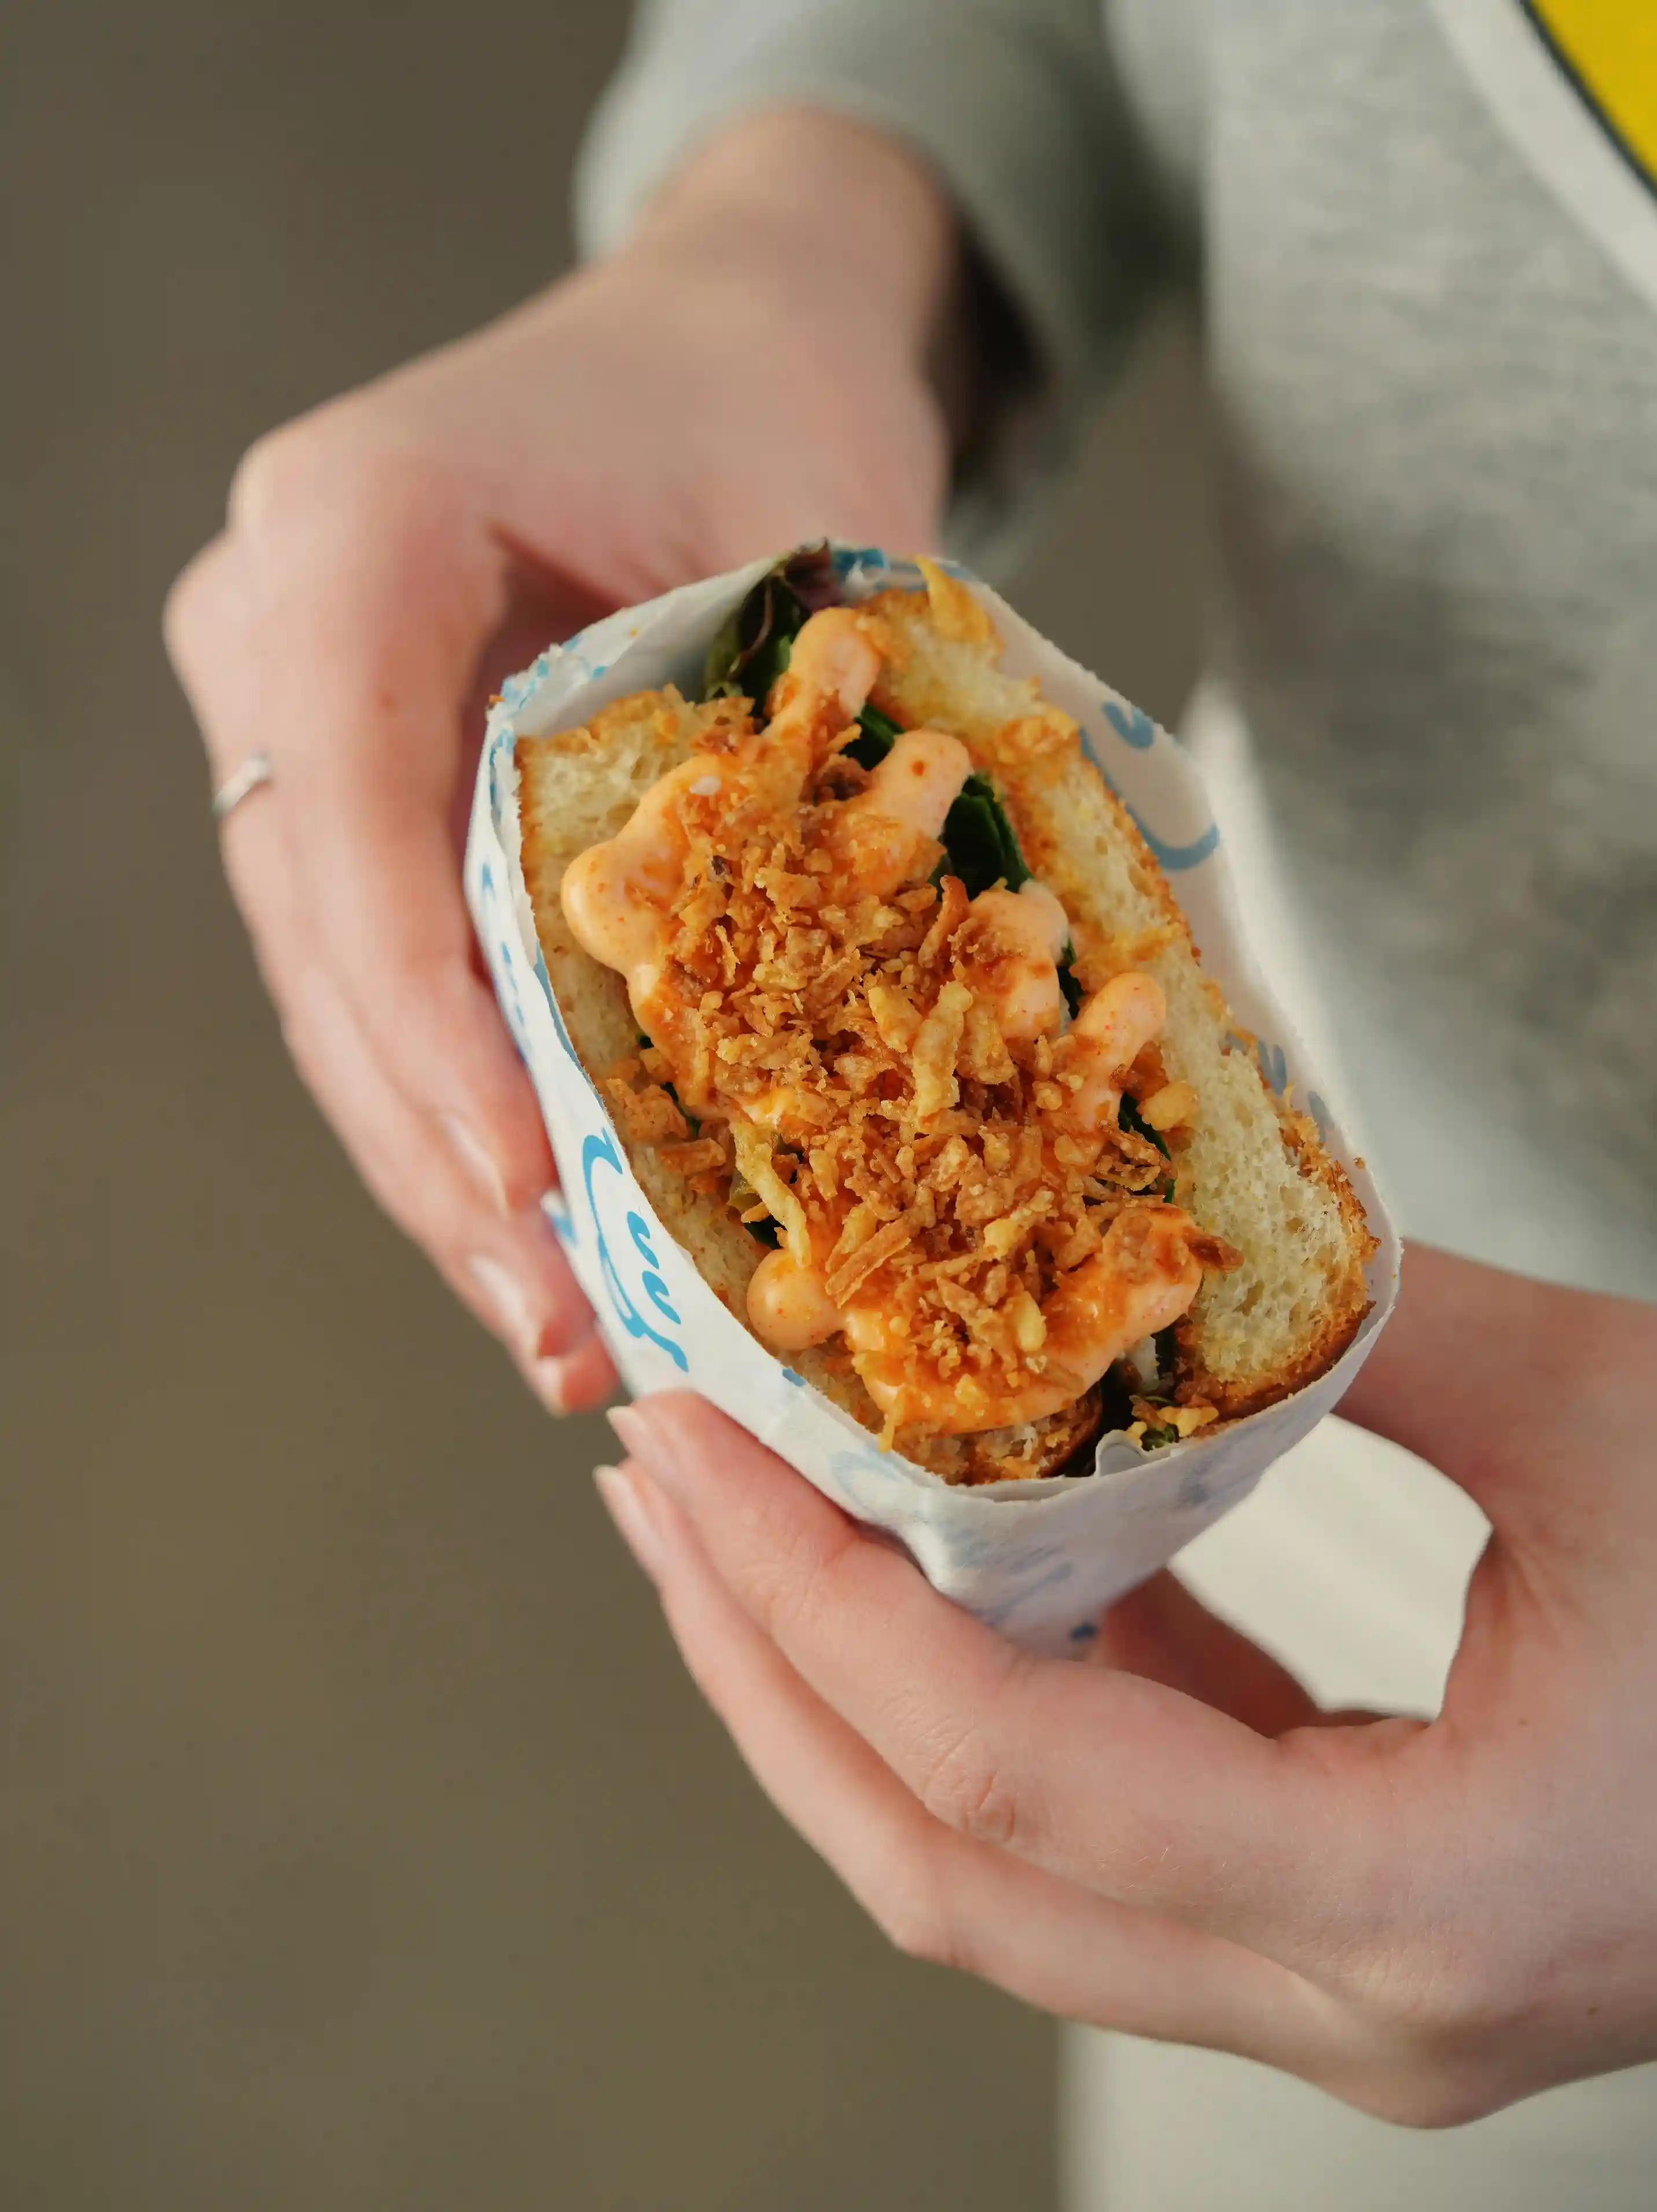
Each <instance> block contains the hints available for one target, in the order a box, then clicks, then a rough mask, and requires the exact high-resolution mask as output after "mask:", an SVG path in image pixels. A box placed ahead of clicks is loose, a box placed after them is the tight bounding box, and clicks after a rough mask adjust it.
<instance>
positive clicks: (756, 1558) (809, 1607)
mask: <svg viewBox="0 0 1657 2212" xmlns="http://www.w3.org/2000/svg"><path fill="white" fill-rule="evenodd" d="M747 1517H748V1525H747V1528H746V1529H745V1531H744V1534H746V1536H747V1538H748V1539H749V1542H748V1545H747V1547H746V1548H747V1550H748V1560H747V1567H746V1572H745V1575H744V1581H745V1583H746V1587H747V1594H748V1602H749V1608H750V1612H751V1613H753V1615H754V1617H755V1618H756V1620H758V1622H759V1624H760V1626H762V1628H763V1629H764V1630H765V1632H766V1633H767V1635H768V1636H769V1637H770V1638H771V1639H772V1641H773V1642H774V1643H775V1644H780V1646H781V1647H782V1648H783V1649H784V1650H798V1649H800V1648H801V1647H802V1646H809V1645H810V1644H813V1643H814V1642H815V1641H816V1638H817V1636H818V1634H819V1632H820V1631H821V1629H822V1626H823V1623H824V1620H825V1596H824V1591H825V1584H826V1582H827V1579H828V1575H829V1572H830V1571H832V1568H833V1564H834V1555H833V1553H825V1550H824V1547H823V1544H822V1540H821V1538H820V1537H819V1536H818V1535H817V1534H816V1532H815V1531H808V1530H805V1529H802V1528H798V1527H797V1526H789V1525H786V1524H785V1525H782V1526H779V1525H778V1524H777V1522H776V1521H775V1520H774V1518H772V1517H771V1516H765V1518H764V1520H763V1522H762V1521H761V1520H760V1518H759V1516H747Z"/></svg>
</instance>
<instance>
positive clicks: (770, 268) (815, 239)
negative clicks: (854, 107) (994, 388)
mask: <svg viewBox="0 0 1657 2212" xmlns="http://www.w3.org/2000/svg"><path fill="white" fill-rule="evenodd" d="M959 258H960V247H959V239H958V234H957V230H956V221H955V216H954V211H953V210H952V208H951V206H950V202H949V200H948V197H946V195H945V193H944V190H943V188H942V187H941V185H939V184H938V181H937V179H935V178H934V177H933V176H932V173H931V172H930V171H929V170H928V169H927V167H926V166H925V164H924V163H923V162H921V161H919V160H918V159H916V158H915V157H914V156H913V155H911V154H909V153H908V152H907V151H906V150H905V149H903V148H902V147H901V146H900V145H899V144H898V143H896V142H895V140H893V139H890V138H889V137H884V136H883V134H882V133H880V132H878V131H871V130H869V129H866V128H865V126H864V125H861V124H857V123H853V122H850V121H848V120H847V119H846V118H843V117H841V116H836V115H832V114H828V113H825V112H819V111H817V110H814V109H810V108H779V109H772V110H768V111H766V112H762V113H760V114H756V115H751V116H746V117H744V118H741V119H740V120H739V121H737V122H736V123H735V124H733V125H731V126H730V127H729V128H728V129H726V130H725V131H721V132H719V134H718V136H717V137H714V138H713V139H712V140H710V141H709V142H708V143H707V144H706V145H705V146H702V147H701V148H699V149H697V150H696V151H695V153H694V154H693V155H691V156H690V158H689V161H687V162H686V163H685V164H684V166H683V168H681V169H679V170H677V171H676V172H675V173H673V174H672V175H671V177H670V178H668V179H667V180H666V181H665V183H664V184H663V185H661V187H660V188H659V191H658V192H657V194H656V196H655V197H654V198H653V199H652V201H651V202H650V203H649V204H648V205H647V207H646V210H645V213H644V216H643V218H642V220H641V221H640V224H639V227H638V229H637V230H636V231H635V233H634V236H633V237H632V239H631V240H629V241H628V244H627V245H626V246H624V247H623V248H622V251H621V252H620V253H619V254H618V255H617V257H616V265H617V267H618V268H622V267H624V268H627V269H629V270H639V271H641V272H643V273H644V274H646V276H653V275H656V274H659V273H666V272H667V271H668V270H671V272H672V273H673V275H674V276H677V278H678V279H680V280H681V281H683V279H684V278H685V277H686V276H694V277H699V278H701V279H705V280H707V281H709V282H717V283H719V285H720V287H721V288H723V286H725V285H727V284H729V285H731V286H733V287H735V288H737V289H741V290H742V291H743V292H744V293H745V294H746V295H748V296H749V297H750V298H754V299H756V300H757V301H763V302H766V303H768V304H769V305H770V306H772V307H774V308H775V309H776V310H777V311H778V312H780V313H784V314H786V315H788V316H789V317H791V318H795V319H799V320H801V321H802V322H804V324H806V325H817V326H819V327H821V326H822V325H824V324H825V323H826V324H828V325H829V326H831V327H832V328H834V329H835V330H837V331H845V332H847V333H852V332H855V333H856V334H857V335H858V337H859V340H860V341H867V342H868V343H870V344H871V349H872V350H873V351H874V352H875V353H876V355H877V356H878V357H879V358H880V359H881V360H883V362H884V363H885V364H886V365H887V368H888V369H889V368H890V366H891V365H892V364H893V363H894V362H896V363H897V364H898V365H900V366H907V368H911V369H913V372H914V373H915V374H916V375H917V376H918V377H921V378H924V377H926V374H927V371H928V366H929V362H931V360H932V357H933V356H934V355H935V352H936V349H937V344H938V337H939V335H940V332H941V331H942V329H943V326H944V322H945V319H946V318H947V316H948V314H949V313H950V307H951V305H952V302H953V301H954V299H955V297H956V285H957V276H958V263H959Z"/></svg>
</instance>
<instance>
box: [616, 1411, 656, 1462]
mask: <svg viewBox="0 0 1657 2212" xmlns="http://www.w3.org/2000/svg"><path fill="white" fill-rule="evenodd" d="M604 1419H606V1420H607V1421H608V1422H609V1423H610V1426H611V1428H612V1429H614V1430H615V1431H616V1435H617V1436H618V1437H620V1438H621V1439H622V1443H624V1444H625V1445H626V1447H627V1449H628V1452H629V1453H630V1454H631V1455H632V1456H633V1457H634V1459H642V1460H648V1461H650V1462H652V1464H653V1463H654V1462H656V1461H657V1460H659V1458H660V1457H661V1455H662V1453H661V1446H660V1445H659V1443H657V1441H656V1437H655V1434H654V1431H652V1428H651V1425H650V1424H649V1422H648V1421H647V1420H646V1419H645V1417H644V1415H643V1414H642V1413H640V1412H639V1410H638V1408H637V1407H634V1406H612V1407H610V1410H609V1412H608V1413H606V1414H605V1415H604Z"/></svg>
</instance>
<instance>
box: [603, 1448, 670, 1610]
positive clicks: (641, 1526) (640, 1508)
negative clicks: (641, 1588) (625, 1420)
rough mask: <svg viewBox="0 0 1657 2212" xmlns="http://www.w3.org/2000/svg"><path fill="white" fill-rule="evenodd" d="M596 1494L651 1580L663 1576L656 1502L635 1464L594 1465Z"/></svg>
mask: <svg viewBox="0 0 1657 2212" xmlns="http://www.w3.org/2000/svg"><path fill="white" fill-rule="evenodd" d="M592 1479H593V1480H594V1481H595V1482H596V1483H597V1484H598V1495H599V1497H600V1498H603V1499H604V1504H605V1505H606V1506H607V1507H608V1509H609V1511H610V1519H611V1520H612V1521H613V1522H615V1523H616V1528H618V1529H619V1530H620V1532H621V1535H622V1542H623V1543H624V1544H625V1545H626V1546H627V1547H628V1551H629V1552H631V1553H632V1554H633V1556H634V1559H636V1560H637V1561H638V1562H639V1565H640V1566H641V1567H642V1568H643V1569H644V1571H645V1572H646V1574H647V1575H648V1576H649V1577H650V1579H651V1581H652V1582H653V1583H659V1582H660V1580H661V1578H662V1542H661V1538H660V1537H659V1535H658V1534H657V1532H656V1527H655V1522H654V1519H653V1514H654V1512H655V1511H658V1510H659V1502H658V1500H657V1498H656V1495H655V1492H654V1490H653V1489H652V1485H651V1483H650V1481H649V1480H648V1478H647V1477H646V1476H645V1475H642V1474H640V1473H639V1471H638V1469H637V1468H620V1467H595V1468H593V1470H592Z"/></svg>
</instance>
